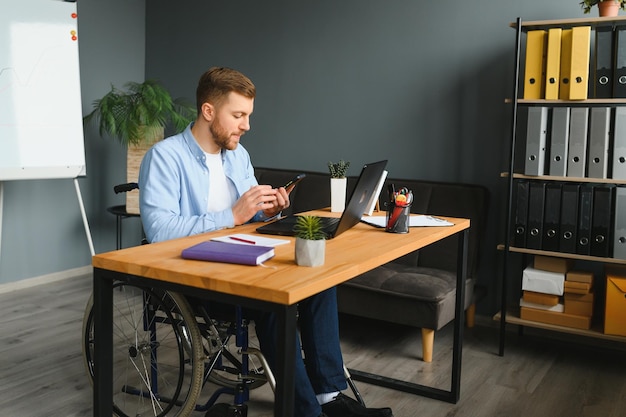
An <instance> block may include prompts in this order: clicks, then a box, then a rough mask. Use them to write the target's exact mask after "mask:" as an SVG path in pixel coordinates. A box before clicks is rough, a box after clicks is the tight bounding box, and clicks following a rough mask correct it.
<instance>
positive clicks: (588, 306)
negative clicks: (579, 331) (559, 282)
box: [563, 281, 593, 317]
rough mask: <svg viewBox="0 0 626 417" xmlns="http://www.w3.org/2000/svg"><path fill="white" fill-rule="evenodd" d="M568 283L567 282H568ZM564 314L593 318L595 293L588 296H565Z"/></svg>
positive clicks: (568, 294) (566, 294) (569, 294)
mask: <svg viewBox="0 0 626 417" xmlns="http://www.w3.org/2000/svg"><path fill="white" fill-rule="evenodd" d="M566 282H567V281H566ZM563 298H564V304H565V308H564V310H563V311H564V312H565V313H567V314H574V315H579V316H587V317H592V316H593V293H588V294H571V293H567V292H566V293H565V295H564V297H563Z"/></svg>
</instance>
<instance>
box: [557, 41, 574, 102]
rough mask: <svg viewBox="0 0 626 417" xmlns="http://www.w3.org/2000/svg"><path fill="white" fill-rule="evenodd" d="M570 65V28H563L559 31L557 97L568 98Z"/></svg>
mask: <svg viewBox="0 0 626 417" xmlns="http://www.w3.org/2000/svg"><path fill="white" fill-rule="evenodd" d="M571 67H572V29H563V32H562V33H561V70H560V73H561V85H560V86H559V99H561V100H569V82H570V72H571V71H570V69H571Z"/></svg>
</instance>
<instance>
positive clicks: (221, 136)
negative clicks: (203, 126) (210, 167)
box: [209, 119, 243, 151]
mask: <svg viewBox="0 0 626 417" xmlns="http://www.w3.org/2000/svg"><path fill="white" fill-rule="evenodd" d="M209 131H210V132H211V135H213V140H214V141H215V143H216V144H217V145H218V146H219V147H220V148H222V149H226V150H229V151H232V150H234V149H235V148H237V145H238V144H239V142H235V141H234V140H232V139H231V136H232V133H229V132H227V131H226V129H224V127H222V125H221V124H220V122H219V119H215V120H214V121H213V123H211V126H209ZM241 135H243V133H241V134H240V136H241Z"/></svg>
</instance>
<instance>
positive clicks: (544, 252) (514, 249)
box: [497, 243, 626, 265]
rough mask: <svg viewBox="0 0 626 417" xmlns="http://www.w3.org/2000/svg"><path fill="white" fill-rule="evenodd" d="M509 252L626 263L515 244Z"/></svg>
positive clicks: (501, 248) (619, 263) (619, 262)
mask: <svg viewBox="0 0 626 417" xmlns="http://www.w3.org/2000/svg"><path fill="white" fill-rule="evenodd" d="M497 248H498V250H502V251H503V250H504V244H503V243H501V244H499V245H498V246H497ZM509 252H516V253H526V254H529V255H542V256H553V257H555V258H568V259H578V260H581V261H591V262H603V263H606V264H617V265H626V259H617V258H600V257H598V256H589V255H579V254H577V253H566V252H552V251H547V250H537V249H527V248H517V247H514V246H509Z"/></svg>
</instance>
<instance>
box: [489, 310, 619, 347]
mask: <svg viewBox="0 0 626 417" xmlns="http://www.w3.org/2000/svg"><path fill="white" fill-rule="evenodd" d="M501 318H502V315H501V314H500V312H498V313H496V315H495V316H493V319H494V320H497V321H500V320H501ZM506 322H507V323H508V324H516V325H519V326H526V327H534V328H536V329H544V330H551V331H557V332H561V333H569V334H575V335H579V336H586V337H593V338H596V339H604V340H612V341H615V342H622V343H624V342H626V337H624V336H615V335H610V334H605V333H603V332H602V329H600V328H599V326H592V328H591V329H589V330H584V329H575V328H573V327H563V326H557V325H555V324H548V323H540V322H537V321H530V320H523V319H521V318H520V316H519V311H515V310H509V309H507V313H506Z"/></svg>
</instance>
